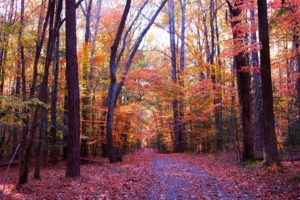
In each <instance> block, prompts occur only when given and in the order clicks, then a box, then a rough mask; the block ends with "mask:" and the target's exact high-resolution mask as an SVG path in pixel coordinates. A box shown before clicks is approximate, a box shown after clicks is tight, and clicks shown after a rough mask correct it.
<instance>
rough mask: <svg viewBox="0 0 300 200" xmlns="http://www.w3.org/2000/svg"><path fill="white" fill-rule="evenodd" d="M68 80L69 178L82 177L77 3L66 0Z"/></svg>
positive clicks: (73, 0) (72, 0) (67, 172)
mask: <svg viewBox="0 0 300 200" xmlns="http://www.w3.org/2000/svg"><path fill="white" fill-rule="evenodd" d="M65 3H66V35H67V36H68V37H66V62H67V69H66V78H67V88H68V114H69V122H68V157H67V169H66V176H67V177H75V176H79V175H80V96H79V79H78V62H77V44H76V43H77V39H76V2H75V0H66V1H65Z"/></svg>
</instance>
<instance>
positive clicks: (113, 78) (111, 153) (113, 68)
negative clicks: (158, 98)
mask: <svg viewBox="0 0 300 200" xmlns="http://www.w3.org/2000/svg"><path fill="white" fill-rule="evenodd" d="M130 6H131V0H127V1H126V5H125V9H124V11H123V15H122V18H121V22H120V24H119V27H118V31H117V33H116V37H115V40H114V43H113V45H112V47H111V53H110V63H109V70H110V86H109V94H108V102H109V103H108V113H107V121H106V123H107V124H106V140H107V152H108V157H109V160H110V162H111V163H113V162H117V158H116V154H115V149H114V146H113V135H112V131H113V112H114V107H115V105H114V100H115V99H116V87H117V65H116V58H117V51H118V47H119V44H120V42H121V37H122V33H123V30H124V28H125V24H126V19H127V16H128V14H129V10H130Z"/></svg>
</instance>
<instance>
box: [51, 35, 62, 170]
mask: <svg viewBox="0 0 300 200" xmlns="http://www.w3.org/2000/svg"><path fill="white" fill-rule="evenodd" d="M54 59H55V62H54V63H53V68H54V69H53V77H54V78H53V83H52V92H51V127H50V137H51V150H50V157H51V162H52V164H56V163H57V161H58V154H59V150H58V146H57V108H56V104H57V91H58V71H59V59H60V55H59V34H58V35H57V37H56V44H55V55H54Z"/></svg>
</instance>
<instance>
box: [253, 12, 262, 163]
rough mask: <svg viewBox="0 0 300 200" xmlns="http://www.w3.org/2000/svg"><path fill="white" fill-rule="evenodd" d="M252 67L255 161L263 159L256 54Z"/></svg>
mask: <svg viewBox="0 0 300 200" xmlns="http://www.w3.org/2000/svg"><path fill="white" fill-rule="evenodd" d="M250 17H251V26H254V24H255V10H254V9H252V10H251V11H250ZM252 31H255V32H252V33H251V45H256V42H257V37H256V30H252ZM251 54H252V56H251V57H252V60H251V63H252V66H253V67H254V68H255V69H254V72H253V91H254V126H253V127H254V156H255V158H256V159H262V158H263V130H262V124H261V120H262V116H261V112H262V102H261V84H260V72H259V70H258V62H259V60H258V52H257V51H253V52H252V53H251Z"/></svg>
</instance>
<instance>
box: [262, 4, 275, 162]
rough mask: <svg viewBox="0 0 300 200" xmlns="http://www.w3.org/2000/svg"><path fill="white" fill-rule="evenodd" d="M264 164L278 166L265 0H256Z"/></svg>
mask: <svg viewBox="0 0 300 200" xmlns="http://www.w3.org/2000/svg"><path fill="white" fill-rule="evenodd" d="M257 5H258V25H259V26H258V27H259V41H260V43H261V45H262V48H261V49H260V66H261V69H260V71H261V92H262V126H263V133H264V164H265V165H276V166H278V167H279V166H280V161H279V155H278V149H277V138H276V134H275V122H274V105H273V93H272V77H271V60H270V44H269V28H268V12H267V1H266V0H258V1H257Z"/></svg>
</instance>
